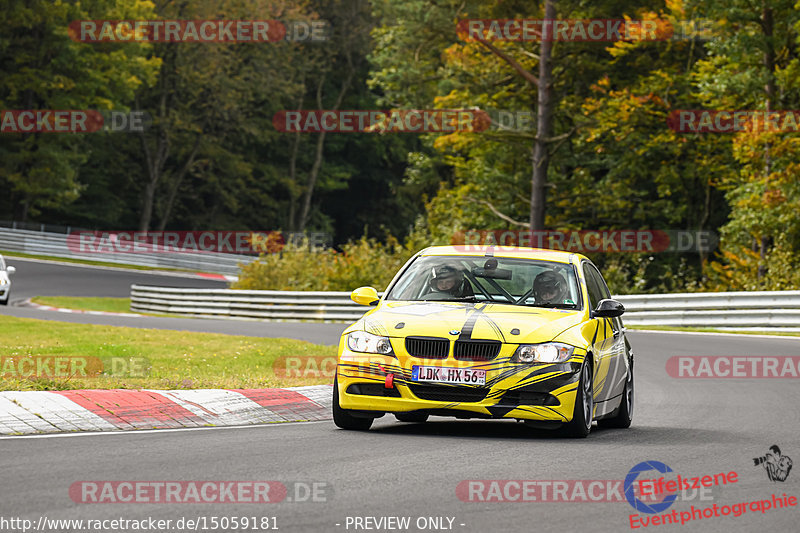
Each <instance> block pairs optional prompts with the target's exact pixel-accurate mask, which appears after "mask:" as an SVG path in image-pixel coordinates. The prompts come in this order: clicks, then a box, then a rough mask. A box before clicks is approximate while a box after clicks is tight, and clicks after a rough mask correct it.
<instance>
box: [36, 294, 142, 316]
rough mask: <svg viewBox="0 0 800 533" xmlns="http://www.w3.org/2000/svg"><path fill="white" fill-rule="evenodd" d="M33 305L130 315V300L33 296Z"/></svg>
mask: <svg viewBox="0 0 800 533" xmlns="http://www.w3.org/2000/svg"><path fill="white" fill-rule="evenodd" d="M31 301H32V302H33V303H37V304H40V305H49V306H52V307H65V308H67V309H79V310H82V311H106V312H111V313H130V312H131V299H130V298H95V297H92V298H81V297H77V296H35V297H33V298H31Z"/></svg>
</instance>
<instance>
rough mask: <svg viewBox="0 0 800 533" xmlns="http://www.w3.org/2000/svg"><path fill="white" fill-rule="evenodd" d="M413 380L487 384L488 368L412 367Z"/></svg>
mask: <svg viewBox="0 0 800 533" xmlns="http://www.w3.org/2000/svg"><path fill="white" fill-rule="evenodd" d="M411 380H412V381H430V382H434V383H459V384H464V385H485V384H486V370H476V369H472V368H448V367H441V366H417V365H414V366H413V367H411Z"/></svg>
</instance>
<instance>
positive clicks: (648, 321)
mask: <svg viewBox="0 0 800 533" xmlns="http://www.w3.org/2000/svg"><path fill="white" fill-rule="evenodd" d="M614 298H615V299H617V300H619V301H620V302H622V304H623V305H624V306H625V309H626V311H625V314H624V315H623V320H624V322H625V324H626V325H629V326H651V325H663V326H682V327H687V326H691V327H713V328H720V329H726V328H728V329H787V330H796V331H800V291H778V292H717V293H687V294H652V295H650V294H648V295H620V296H614ZM131 310H132V311H141V312H151V313H174V314H182V315H188V316H198V317H215V318H238V319H262V320H263V319H272V320H319V321H337V322H338V321H355V320H358V319H359V318H360V317H361V316H362V315H363V314H364V313H365V312H367V311H368V310H369V308H367V307H364V306H361V305H358V304H356V303H354V302H353V301H352V300H350V293H349V292H312V291H244V290H231V289H176V288H166V287H148V286H142V285H133V286H132V287H131Z"/></svg>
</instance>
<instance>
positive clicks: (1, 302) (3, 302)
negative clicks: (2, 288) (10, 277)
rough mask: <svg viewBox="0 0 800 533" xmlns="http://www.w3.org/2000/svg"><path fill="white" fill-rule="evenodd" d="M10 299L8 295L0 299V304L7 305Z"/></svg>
mask: <svg viewBox="0 0 800 533" xmlns="http://www.w3.org/2000/svg"><path fill="white" fill-rule="evenodd" d="M9 300H11V295H10V294H9V295H8V298H6V299H5V300H0V305H8V301H9Z"/></svg>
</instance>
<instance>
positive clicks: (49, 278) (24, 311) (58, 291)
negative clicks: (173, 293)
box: [0, 257, 346, 344]
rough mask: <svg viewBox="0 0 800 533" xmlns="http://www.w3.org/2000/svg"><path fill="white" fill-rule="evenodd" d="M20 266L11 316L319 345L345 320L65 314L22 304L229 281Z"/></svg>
mask: <svg viewBox="0 0 800 533" xmlns="http://www.w3.org/2000/svg"><path fill="white" fill-rule="evenodd" d="M6 262H7V263H8V264H11V265H14V266H15V267H16V268H17V271H16V273H14V274H13V278H12V282H11V303H10V305H9V306H8V307H3V306H0V316H2V315H9V316H16V317H22V318H36V319H39V320H58V321H62V322H73V323H80V324H103V325H108V326H128V327H138V328H155V329H173V330H180V331H196V332H209V333H226V334H228V335H249V336H253V337H273V338H275V337H290V338H294V339H300V340H305V341H309V342H314V343H317V344H336V343H337V342H338V339H339V335H341V332H342V330H344V328H345V327H346V325H344V324H317V325H316V326H315V327H314V328H308V325H307V324H302V323H295V322H260V321H232V320H213V319H208V320H206V319H202V320H200V319H192V318H166V317H157V318H156V317H147V316H141V317H126V316H101V315H82V314H68V313H59V312H56V311H44V310H39V309H34V308H29V307H18V306H16V305H15V304H17V305H18V304H20V303H21V302H23V301H24V300H26V299H28V298H30V297H32V296H105V297H117V298H125V297H128V296H130V288H131V285H133V284H139V285H156V286H159V287H203V288H205V287H207V288H211V289H213V288H226V287H227V285H228V284H227V283H226V282H224V281H217V280H212V279H201V278H196V277H187V276H184V275H180V274H163V273H149V272H147V271H136V270H126V269H108V268H92V267H87V266H82V265H81V266H72V265H65V264H58V263H47V262H41V261H30V260H26V259H19V258H16V257H7V258H6Z"/></svg>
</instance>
